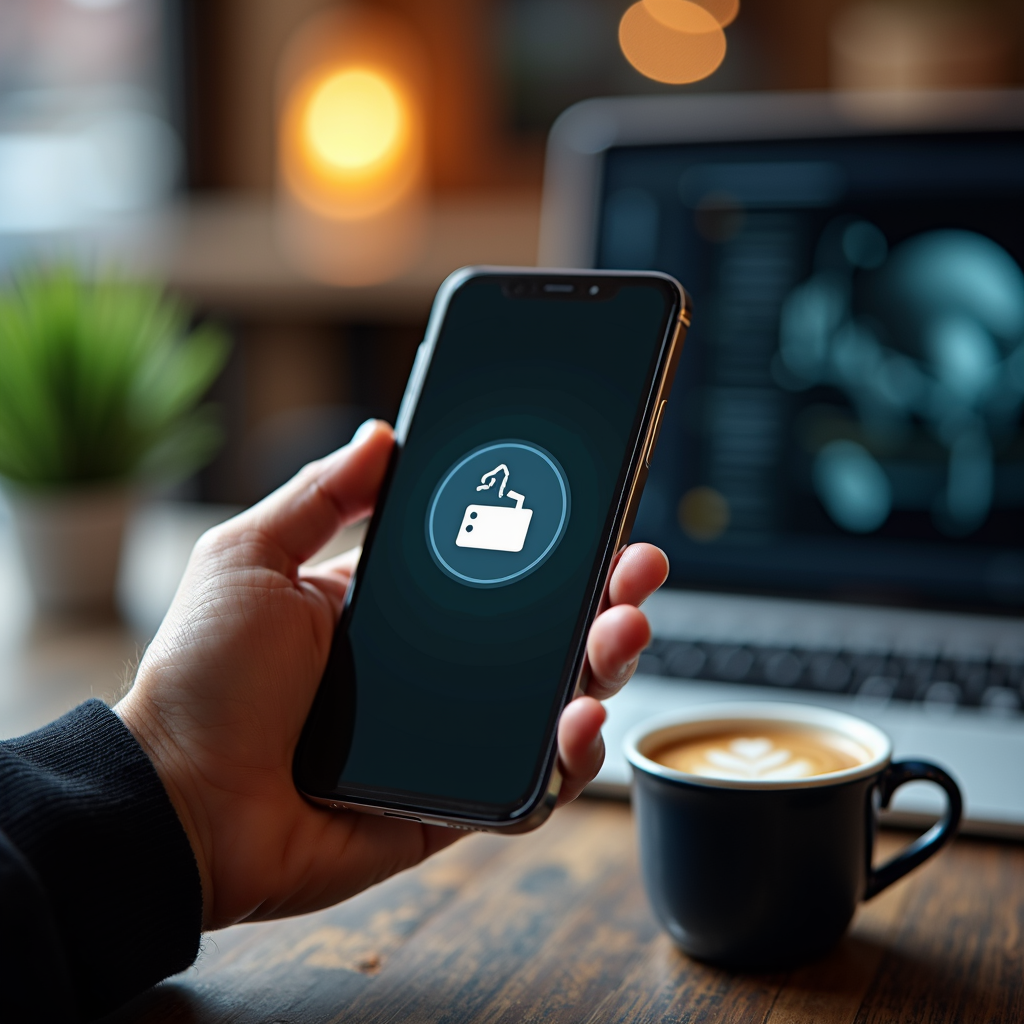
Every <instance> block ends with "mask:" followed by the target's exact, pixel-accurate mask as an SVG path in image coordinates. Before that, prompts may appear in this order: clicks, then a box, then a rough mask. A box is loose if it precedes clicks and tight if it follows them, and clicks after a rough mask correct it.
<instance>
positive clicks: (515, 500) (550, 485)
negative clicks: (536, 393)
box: [426, 441, 570, 587]
mask: <svg viewBox="0 0 1024 1024" xmlns="http://www.w3.org/2000/svg"><path fill="white" fill-rule="evenodd" d="M569 506H570V500H569V481H568V479H567V478H566V475H565V470H563V469H562V467H561V466H560V465H559V464H558V460H557V459H555V457H554V456H553V455H552V454H551V453H550V452H547V451H545V450H544V449H543V448H541V447H540V446H539V445H535V444H531V443H530V442H529V441H494V442H492V443H490V444H485V445H481V446H480V447H479V448H474V449H473V451H471V452H469V453H468V454H467V455H464V456H463V457H462V458H461V459H459V460H458V462H456V463H455V464H454V465H453V466H452V467H451V468H450V469H449V470H448V471H447V472H446V473H445V475H444V476H443V477H442V478H441V482H440V483H439V484H438V485H437V487H435V488H434V493H433V496H432V497H431V499H430V505H429V506H428V508H427V521H426V533H427V547H428V548H429V549H430V554H431V556H432V557H433V559H434V561H435V563H436V564H437V566H438V567H439V568H440V569H441V570H442V572H444V573H445V574H446V575H448V576H450V577H451V578H452V579H454V580H458V581H459V582H460V583H464V584H466V586H469V587H504V586H506V585H508V584H509V583H514V582H515V581H516V580H520V579H522V578H523V577H524V576H528V575H529V574H530V573H531V572H534V571H535V570H536V569H539V568H540V567H541V566H542V565H543V564H544V562H545V561H547V559H548V558H549V557H550V555H551V553H552V552H553V551H554V550H555V548H556V547H557V546H558V543H559V541H561V539H562V537H563V536H564V534H565V528H566V526H567V525H568V522H569Z"/></svg>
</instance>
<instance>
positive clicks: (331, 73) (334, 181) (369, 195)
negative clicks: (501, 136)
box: [281, 65, 422, 219]
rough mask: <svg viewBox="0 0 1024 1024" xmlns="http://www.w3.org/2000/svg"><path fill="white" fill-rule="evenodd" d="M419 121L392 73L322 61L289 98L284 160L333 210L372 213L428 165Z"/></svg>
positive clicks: (292, 177)
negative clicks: (419, 130) (424, 156)
mask: <svg viewBox="0 0 1024 1024" xmlns="http://www.w3.org/2000/svg"><path fill="white" fill-rule="evenodd" d="M415 125H416V119H415V118H414V117H413V111H412V110H411V106H410V102H409V99H408V95H407V93H406V92H405V90H404V89H403V88H402V86H401V84H400V83H399V82H397V81H396V80H395V78H394V77H393V76H389V75H388V73H387V72H385V71H382V70H378V69H375V68H372V67H365V66H364V67H360V66H355V67H351V66H350V67H341V68H339V67H337V66H336V65H335V66H328V67H326V68H323V67H322V68H319V69H317V70H315V71H314V72H313V73H311V74H309V75H307V76H306V77H305V78H303V79H302V80H300V81H299V82H298V84H297V85H296V86H295V87H294V89H292V91H291V92H290V94H289V96H288V100H287V103H286V105H285V112H284V118H283V122H282V152H281V160H282V170H283V171H284V175H285V178H286V180H287V182H288V184H289V187H290V188H291V189H292V190H293V191H294V193H295V194H296V195H297V196H299V197H300V198H301V199H302V201H303V202H305V203H306V204H307V205H308V206H309V207H310V208H311V209H314V210H317V211H319V212H320V213H322V214H324V215H326V216H330V217H342V218H357V219H358V218H362V217H369V216H373V215H375V214H376V213H379V212H380V211H381V210H383V209H385V208H387V207H388V206H390V205H391V204H392V203H394V202H396V201H397V200H398V199H399V198H400V197H401V196H402V195H403V194H404V193H405V192H406V191H407V190H408V189H409V187H411V186H412V184H413V183H414V182H415V181H416V180H418V178H419V176H420V174H421V172H422V144H421V141H420V139H419V138H418V137H417V133H416V131H415Z"/></svg>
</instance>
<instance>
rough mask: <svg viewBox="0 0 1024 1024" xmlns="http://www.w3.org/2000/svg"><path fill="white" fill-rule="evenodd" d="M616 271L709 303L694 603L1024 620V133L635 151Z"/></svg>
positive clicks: (688, 560) (656, 538)
mask: <svg viewBox="0 0 1024 1024" xmlns="http://www.w3.org/2000/svg"><path fill="white" fill-rule="evenodd" d="M597 265H598V266H599V267H604V268H616V269H657V270H664V271H667V272H669V273H671V274H673V275H675V276H676V277H678V278H679V280H681V281H682V282H683V283H684V284H685V285H686V287H687V288H688V289H689V291H690V292H691V294H692V296H693V300H694V321H693V327H692V329H691V331H690V333H689V336H688V338H687V341H686V345H685V348H684V350H683V356H682V361H681V364H680V368H679V375H678V377H677V379H676V385H675V390H674V392H673V397H672V401H671V402H670V403H669V409H668V411H667V412H666V421H665V424H664V427H663V429H662V433H661V438H660V441H659V445H658V450H657V453H656V456H655V458H654V463H653V466H652V470H651V476H650V480H649V483H648V485H647V490H646V493H645V495H644V499H643V503H642V506H641V509H640V514H639V516H638V519H637V524H636V528H635V530H634V534H633V536H634V538H636V539H645V540H650V541H653V542H654V543H657V544H659V545H660V546H662V547H663V548H664V549H665V550H666V551H667V552H668V554H669V556H670V559H671V562H672V576H671V580H670V583H671V584H672V585H675V586H680V587H711V588H722V589H729V590H746V591H752V592H768V593H785V594H806V595H815V596H831V597H835V598H841V599H853V600H871V601H881V602H886V603H906V604H919V605H920V604H923V605H929V604H930V605H946V606H955V607H966V608H977V609H987V610H990V611H1003V612H1015V611H1019V610H1020V609H1021V608H1022V607H1024V416H1022V410H1024V274H1022V271H1021V267H1022V265H1024V134H1022V133H1020V132H1003V133H995V132H986V133H982V132H974V133H958V134H948V133H947V134H934V135H911V136H907V135H900V136H881V135H879V136H867V137H857V138H849V137H847V138H826V139H815V140H785V141H778V140H773V141H759V142H743V143H738V142H737V143H701V144H685V145H682V144H680V145H660V146H646V147H623V148H613V149H611V150H609V151H608V153H607V156H606V161H605V165H604V175H603V184H602V192H601V203H600V224H599V232H598V253H597Z"/></svg>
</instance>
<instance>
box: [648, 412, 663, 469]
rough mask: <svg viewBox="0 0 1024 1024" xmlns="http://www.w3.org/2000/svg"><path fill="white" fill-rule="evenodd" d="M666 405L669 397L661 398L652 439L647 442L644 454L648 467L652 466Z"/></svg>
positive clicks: (655, 416)
mask: <svg viewBox="0 0 1024 1024" xmlns="http://www.w3.org/2000/svg"><path fill="white" fill-rule="evenodd" d="M666 405H668V399H667V398H663V399H662V400H661V404H660V405H659V406H658V411H657V412H656V413H655V414H654V428H653V429H652V430H651V439H650V441H648V442H647V452H646V453H645V454H644V465H646V466H647V468H648V469H650V468H651V459H652V458H653V456H654V446H655V445H656V444H657V443H658V434H660V433H661V419H662V413H664V411H665V406H666Z"/></svg>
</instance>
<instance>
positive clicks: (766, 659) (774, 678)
mask: <svg viewBox="0 0 1024 1024" xmlns="http://www.w3.org/2000/svg"><path fill="white" fill-rule="evenodd" d="M803 671H804V663H803V659H802V658H799V657H797V655H796V654H794V653H793V652H792V651H786V650H773V651H768V652H766V653H764V654H763V655H762V656H761V676H762V678H763V679H764V681H765V682H768V683H771V684H772V685H774V686H795V685H796V684H797V683H798V682H799V681H800V676H802V675H803Z"/></svg>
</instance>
